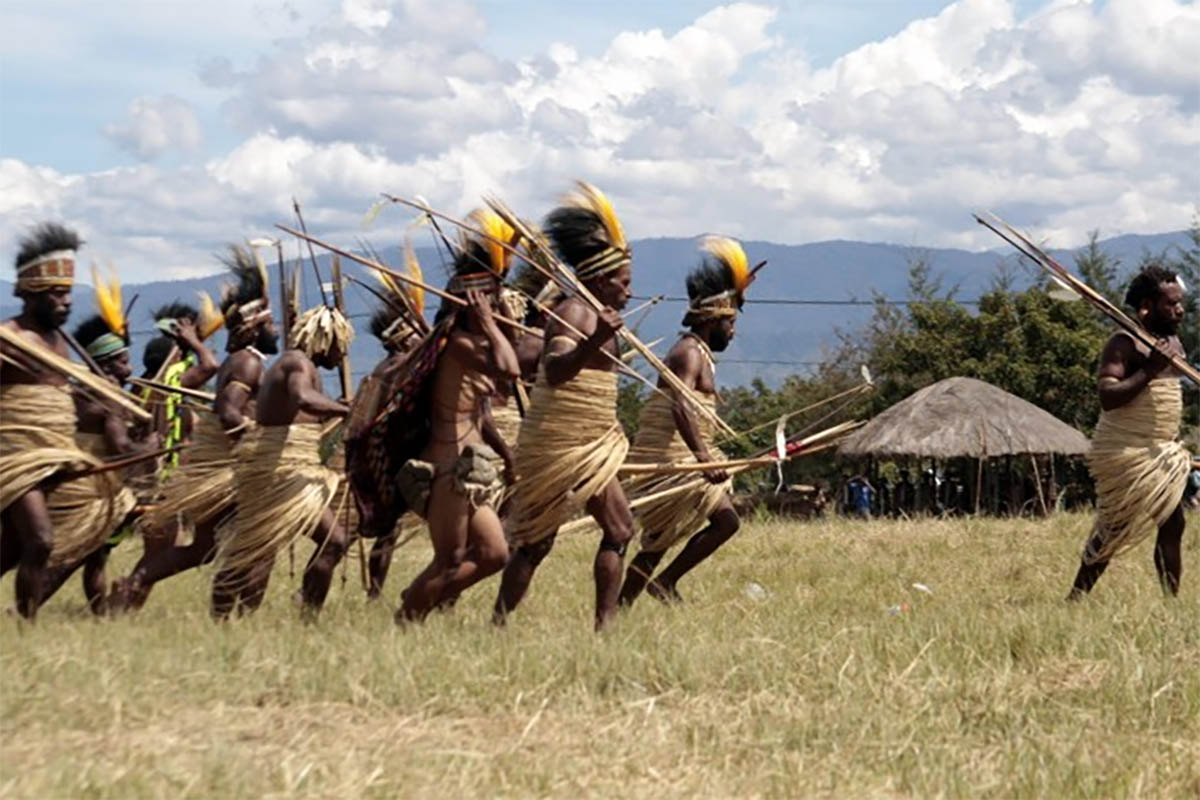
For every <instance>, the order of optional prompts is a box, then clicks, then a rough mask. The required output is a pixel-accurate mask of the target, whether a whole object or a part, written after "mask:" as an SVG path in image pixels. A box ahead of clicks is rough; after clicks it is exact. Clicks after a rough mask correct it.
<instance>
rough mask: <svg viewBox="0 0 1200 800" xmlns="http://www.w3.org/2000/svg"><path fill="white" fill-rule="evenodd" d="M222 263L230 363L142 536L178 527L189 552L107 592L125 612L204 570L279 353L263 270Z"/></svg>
mask: <svg viewBox="0 0 1200 800" xmlns="http://www.w3.org/2000/svg"><path fill="white" fill-rule="evenodd" d="M221 261H222V262H223V263H224V264H225V266H226V267H227V268H228V269H229V271H230V273H231V275H232V277H233V282H232V283H231V284H227V285H226V286H225V287H224V289H223V291H222V294H221V301H220V311H221V318H222V319H223V321H224V324H225V328H226V330H227V331H228V336H227V339H226V345H225V349H226V351H227V352H228V354H229V355H227V356H226V358H225V362H224V363H223V364H221V367H220V369H219V370H218V371H217V382H216V399H215V401H214V403H213V408H212V411H211V413H207V412H206V413H203V414H201V415H200V416H199V422H198V424H197V425H196V429H195V435H194V441H193V445H192V449H191V451H190V452H189V454H188V458H187V459H186V460H185V461H184V463H183V465H182V466H181V467H179V468H178V469H176V470H174V471H172V473H171V476H170V478H169V479H168V481H167V484H166V486H165V487H164V494H163V496H162V497H161V498H160V500H159V502H158V503H157V505H156V506H155V509H154V511H153V512H152V513H151V514H150V515H148V516H147V517H146V518H145V520H144V528H145V529H147V530H164V529H167V530H169V529H171V528H172V526H173V525H174V524H175V520H178V519H182V520H184V521H185V522H187V523H189V524H191V525H192V526H194V530H195V533H194V536H193V539H192V542H191V543H190V544H188V545H182V546H181V545H179V544H176V543H174V542H170V543H168V544H167V546H166V547H165V548H162V549H157V550H148V551H147V552H146V554H145V555H144V556H143V557H142V559H141V560H140V561H139V562H138V563H137V565H136V566H135V567H134V568H133V571H132V572H131V573H130V574H129V577H127V578H125V579H123V580H121V581H120V582H119V583H118V584H117V586H116V587H114V594H115V595H116V597H117V598H118V599H117V603H118V604H119V605H120V606H122V607H124V608H127V609H137V608H141V607H142V605H144V604H145V602H146V598H147V597H148V596H149V594H150V590H151V588H152V587H153V586H154V584H155V583H157V582H158V581H161V580H163V579H165V578H169V577H171V576H173V575H178V574H179V573H181V572H185V571H187V570H189V569H192V568H194V567H198V566H200V565H201V564H206V563H208V562H209V561H211V560H212V558H213V556H214V555H215V552H216V530H217V527H218V525H220V524H221V523H222V522H224V521H225V520H226V519H228V518H229V516H230V515H231V514H232V513H233V509H234V478H233V476H234V455H233V453H234V448H235V447H236V445H237V443H238V441H239V440H240V439H241V437H242V435H243V434H244V433H245V431H246V430H247V429H248V428H249V427H250V426H252V425H253V424H254V399H255V395H256V394H257V393H258V387H259V383H260V381H261V380H262V375H263V372H264V370H265V364H266V359H267V356H268V355H273V354H274V353H276V352H278V341H279V334H278V331H277V330H276V327H275V323H274V320H273V319H272V316H271V304H270V299H269V294H268V280H267V270H266V266H265V265H264V264H263V263H262V261H261V260H260V258H259V257H258V255H257V254H256V253H252V252H251V251H250V250H249V249H248V248H245V247H241V246H238V245H230V246H229V253H228V255H226V256H225V257H223V258H222V259H221ZM172 385H173V384H172Z"/></svg>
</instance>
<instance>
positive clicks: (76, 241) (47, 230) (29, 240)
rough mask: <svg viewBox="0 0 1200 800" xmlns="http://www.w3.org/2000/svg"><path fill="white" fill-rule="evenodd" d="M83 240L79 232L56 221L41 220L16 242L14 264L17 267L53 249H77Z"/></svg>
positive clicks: (51, 251)
mask: <svg viewBox="0 0 1200 800" xmlns="http://www.w3.org/2000/svg"><path fill="white" fill-rule="evenodd" d="M82 244H83V240H82V239H80V238H79V234H77V233H76V232H75V231H73V230H71V229H70V228H68V227H66V226H64V225H60V224H58V223H57V222H43V223H41V224H39V225H37V226H36V227H34V228H33V229H32V230H30V231H29V232H28V233H27V234H25V235H24V236H22V237H21V240H20V241H19V242H18V243H17V246H18V249H17V258H16V265H17V266H18V267H19V266H21V265H22V264H24V263H25V262H27V261H32V260H33V259H35V258H37V257H38V256H44V255H46V254H47V253H53V252H54V251H55V250H78V249H79V247H80V245H82Z"/></svg>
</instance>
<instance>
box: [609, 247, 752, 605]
mask: <svg viewBox="0 0 1200 800" xmlns="http://www.w3.org/2000/svg"><path fill="white" fill-rule="evenodd" d="M703 249H704V253H705V255H704V257H703V259H702V261H701V263H700V265H699V266H698V267H697V268H696V269H694V270H692V272H691V274H690V275H688V278H687V292H688V300H689V306H688V311H687V313H686V314H685V315H684V318H683V324H684V325H685V326H686V327H687V328H688V331H687V332H686V333H684V334H683V335H682V336H680V338H679V340H678V341H677V342H676V343H675V346H674V347H672V348H671V351H670V352H669V353H668V354H667V357H666V359H665V361H666V364H667V366H668V367H669V368H670V369H671V371H672V372H674V373H675V374H676V375H678V376H679V378H680V379H681V380H682V381H683V382H684V385H686V386H687V387H688V388H690V389H694V390H695V391H696V393H697V395H699V396H700V397H701V398H703V400H704V401H705V402H706V403H707V404H708V405H709V406H710V407H711V408H714V409H715V408H716V398H717V395H716V375H715V371H714V362H713V355H712V354H713V353H714V352H717V353H719V352H721V351H723V350H724V349H725V348H726V347H728V346H729V343H730V342H731V341H732V340H733V336H734V331H735V328H736V326H737V315H738V312H739V311H740V310H741V308H742V304H743V302H744V293H745V291H746V287H747V286H749V284H750V281H751V280H752V279H753V273H752V272H751V271H750V269H749V265H748V262H747V260H746V253H745V251H744V250H743V249H742V246H741V245H740V244H738V243H737V242H735V241H734V240H732V239H726V238H722V237H709V238H708V239H706V240H705V241H704V244H703ZM659 389H661V390H662V393H660V394H655V395H654V396H652V397H651V398H650V400H649V401H648V402H647V403H646V405H645V407H644V408H643V409H642V415H641V420H640V422H639V425H638V433H637V439H636V441H635V442H634V445H633V448H632V449H631V450H630V453H629V458H630V461H632V462H639V463H647V464H649V463H656V462H657V463H668V464H670V463H675V462H683V461H688V460H691V459H693V458H694V459H695V460H696V462H697V463H700V464H706V463H712V462H716V461H720V460H722V459H723V456H722V455H721V451H720V450H718V449H717V448H716V447H715V446H714V444H713V436H714V431H713V426H712V425H711V424H708V421H707V419H700V418H698V417H697V415H696V414H694V413H693V412H692V410H691V408H690V407H689V406H688V404H687V403H685V402H684V401H683V400H682V398H679V397H677V396H676V395H675V394H674V391H673V389H671V387H670V386H669V385H668V384H666V383H665V382H663V381H660V382H659ZM704 477H705V478H706V479H707V483H706V484H705V485H704V487H703V488H702V489H700V490H697V491H693V492H681V493H677V494H674V495H669V496H666V497H664V498H663V499H661V500H657V501H654V502H648V503H646V504H645V505H643V506H642V507H641V508H639V509H638V511H637V516H638V520H639V521H640V523H641V527H642V540H641V549H640V551H639V552H638V554H637V556H636V557H635V558H634V559H633V562H632V563H631V564H630V565H629V569H628V571H627V572H626V575H625V584H624V585H623V586H622V587H621V597H620V602H621V604H622V605H631V604H632V603H633V601H634V600H635V599H637V596H638V595H639V594H641V591H642V589H643V588H646V590H647V591H648V592H649V593H650V594H651V596H653V597H654V598H656V599H658V600H661V601H664V602H669V601H673V600H679V599H680V596H679V591H678V590H677V589H676V584H677V583H678V582H679V579H680V578H682V577H683V576H684V575H686V574H687V573H688V572H689V571H691V570H692V569H693V568H694V567H696V565H698V564H699V563H700V562H701V561H703V560H704V559H705V558H707V557H708V556H710V555H712V553H713V552H714V551H716V549H717V548H718V547H720V546H721V545H722V544H724V543H725V542H726V541H728V540H729V538H730V537H731V536H733V534H735V533H736V532H737V530H738V526H739V520H738V515H737V512H736V511H734V509H733V503H732V502H731V500H730V497H729V491H730V488H731V482H730V479H729V473H728V472H726V471H725V470H723V469H712V470H708V471H706V472H705V473H704ZM688 480H689V476H687V475H680V474H675V475H667V476H666V477H663V476H662V475H647V476H641V477H638V476H634V477H633V478H632V479H631V480H630V481H629V482H628V483H627V484H626V487H625V488H626V491H627V493H628V494H629V497H630V498H631V499H636V498H637V497H638V496H639V495H640V496H648V495H655V494H659V493H661V492H662V491H663V490H665V489H668V488H671V487H672V486H675V485H678V484H680V483H681V482H687V481H688ZM686 536H691V538H690V539H689V540H688V543H687V545H686V546H685V547H684V548H683V550H682V552H680V554H679V555H678V556H676V558H675V560H674V561H672V562H671V563H670V564H669V565H668V566H667V567H666V569H664V570H663V571H662V572H661V573H659V575H658V577H656V578H655V579H654V580H653V581H651V580H650V577H651V576H652V575H653V574H654V569H655V567H657V566H658V563H659V562H660V561H661V560H662V558H663V556H664V555H665V554H666V552H667V551H668V550H669V549H670V548H671V547H672V546H674V545H675V543H676V542H679V541H680V540H682V539H683V538H684V537H686ZM647 581H649V585H648V586H647Z"/></svg>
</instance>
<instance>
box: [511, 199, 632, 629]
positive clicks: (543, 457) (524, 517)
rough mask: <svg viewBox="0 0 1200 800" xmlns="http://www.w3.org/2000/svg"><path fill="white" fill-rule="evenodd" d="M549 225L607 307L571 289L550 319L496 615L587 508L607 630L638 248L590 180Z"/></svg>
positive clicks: (627, 528)
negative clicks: (595, 535) (624, 372)
mask: <svg viewBox="0 0 1200 800" xmlns="http://www.w3.org/2000/svg"><path fill="white" fill-rule="evenodd" d="M545 232H546V235H547V237H548V238H549V239H550V241H551V242H552V243H553V245H554V247H555V249H556V250H557V251H558V254H559V255H560V256H561V257H562V259H563V260H564V261H565V262H566V263H567V264H569V265H570V266H571V268H572V269H573V270H574V272H575V276H576V277H577V278H578V279H579V281H580V282H582V284H583V286H584V287H585V289H586V290H588V291H590V292H591V293H592V295H594V296H595V298H596V299H597V300H598V301H599V303H600V308H601V310H600V311H595V310H593V306H591V305H589V304H588V303H586V302H585V301H584V299H583V298H581V297H578V296H574V295H573V296H571V297H568V298H566V299H564V300H562V301H561V302H559V303H558V304H557V305H556V306H555V308H554V309H553V311H554V315H553V316H552V318H551V319H550V320H549V321H548V322H547V326H546V333H545V350H544V354H543V356H542V364H541V371H540V372H539V374H538V378H537V384H536V385H535V387H534V390H533V395H532V397H531V398H530V406H531V407H530V410H529V414H528V416H526V418H525V420H524V421H523V422H522V424H521V432H520V435H519V438H518V440H517V453H516V471H517V475H518V477H519V480H518V482H517V484H516V487H515V489H514V492H513V497H512V501H511V502H512V506H511V511H510V516H509V519H508V523H507V527H508V534H509V540H510V542H511V544H512V545H513V546H514V547H515V550H514V552H513V553H512V556H511V557H510V558H509V561H508V564H507V565H506V566H505V568H504V575H503V578H502V581H501V585H500V591H499V594H498V596H497V598H496V603H495V611H494V617H493V618H494V620H495V621H496V622H497V623H503V622H504V620H505V618H506V617H507V615H508V613H509V612H510V611H512V610H513V609H515V608H516V607H517V605H518V604H519V603H520V602H521V599H522V598H523V597H524V596H525V592H526V591H527V590H528V588H529V583H530V581H531V580H532V579H533V574H534V571H535V570H536V569H537V567H538V565H539V564H541V562H542V560H543V559H544V558H545V557H546V555H547V554H548V553H549V552H550V549H551V548H552V547H553V545H554V538H555V536H556V534H557V531H558V528H559V527H560V526H561V525H562V524H563V523H564V522H566V521H567V520H568V519H570V518H571V517H572V516H573V515H574V514H575V513H577V512H578V511H580V510H582V509H586V510H587V511H588V513H590V514H591V515H592V516H593V517H594V518H595V520H596V522H597V523H598V524H599V526H600V529H601V531H602V538H601V541H600V548H599V550H598V552H597V553H596V559H595V564H594V567H593V573H594V576H595V581H596V615H595V625H596V627H597V629H599V628H602V627H603V626H604V625H606V624H607V623H608V622H609V621H611V619H612V617H613V615H614V614H615V612H616V608H617V595H618V592H619V590H620V583H621V573H622V564H623V561H624V558H625V548H626V546H627V545H628V543H629V540H630V538H631V537H632V536H633V518H632V515H631V514H630V511H629V502H628V501H627V500H626V498H625V492H624V491H623V490H622V488H621V484H620V483H619V482H618V481H617V470H618V469H619V468H620V466H621V463H622V462H623V461H624V460H625V454H626V452H627V451H628V449H629V442H628V441H627V440H626V438H625V434H624V432H623V431H622V429H621V425H620V423H619V422H618V420H617V416H616V401H617V373H616V371H615V369H616V368H615V366H614V363H613V362H614V360H617V361H619V358H618V353H617V343H616V336H617V332H618V331H619V330H620V328H621V326H622V324H623V323H622V319H621V314H620V312H621V309H623V308H624V307H625V305H626V304H627V303H628V302H629V297H630V294H631V292H630V282H631V279H632V271H631V264H632V255H631V252H630V248H629V245H628V243H627V242H626V240H625V234H624V231H623V229H622V226H621V222H620V220H619V219H618V218H617V215H616V213H615V212H614V210H613V208H612V205H611V204H610V203H609V201H608V198H607V197H605V196H604V194H603V193H602V192H600V190H598V189H596V188H595V187H593V186H590V185H587V184H580V187H579V191H578V192H577V193H575V194H573V195H571V196H570V197H568V198H567V200H566V202H565V203H564V204H563V205H561V206H560V207H559V208H556V209H555V210H553V211H551V212H550V214H549V215H548V216H547V218H546V225H545Z"/></svg>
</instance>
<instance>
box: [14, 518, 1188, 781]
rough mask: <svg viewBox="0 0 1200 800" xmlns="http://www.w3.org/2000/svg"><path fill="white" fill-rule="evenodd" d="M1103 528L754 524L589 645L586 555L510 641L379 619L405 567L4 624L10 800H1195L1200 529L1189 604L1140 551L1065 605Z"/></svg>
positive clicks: (57, 602)
mask: <svg viewBox="0 0 1200 800" xmlns="http://www.w3.org/2000/svg"><path fill="white" fill-rule="evenodd" d="M1089 524H1090V519H1088V518H1085V517H1081V516H1065V517H1059V518H1057V519H1055V520H1051V521H1036V522H1035V521H1029V520H1016V521H973V520H956V521H948V522H933V521H921V522H903V523H891V522H875V523H854V522H844V521H831V522H817V523H812V524H797V523H782V522H760V523H753V524H749V525H747V526H745V527H744V528H743V530H742V532H741V533H739V534H738V536H737V537H736V538H735V540H734V541H733V542H731V543H730V544H729V546H727V547H726V548H725V549H724V550H723V551H721V552H719V553H718V554H717V556H716V557H715V558H714V559H713V560H712V562H711V563H709V564H705V565H704V566H702V567H701V568H700V569H699V570H698V571H697V572H696V573H695V574H694V575H693V576H692V577H690V578H689V579H687V580H685V581H684V582H683V583H682V584H681V585H680V588H681V591H682V592H683V593H684V594H685V596H686V597H687V598H688V601H689V602H688V603H687V604H686V605H684V606H680V607H673V608H665V607H662V606H660V605H658V604H657V603H655V602H653V601H650V600H648V599H645V600H643V601H642V602H640V603H639V604H638V605H637V606H636V607H635V608H634V609H633V611H632V612H631V613H629V614H627V615H625V616H624V618H623V619H622V620H621V621H620V623H619V625H618V626H617V627H615V628H614V629H613V630H611V631H609V632H608V633H606V634H604V635H601V636H596V635H594V634H593V633H592V632H591V613H592V602H593V599H592V598H593V593H592V586H591V564H590V562H591V555H592V552H593V547H594V542H593V541H591V540H589V539H586V538H576V539H573V540H568V541H563V542H561V543H560V545H559V547H557V548H556V550H555V552H554V553H553V554H552V555H551V556H550V558H549V560H548V561H547V562H546V564H545V565H544V566H543V569H542V571H541V573H540V574H539V575H538V578H537V580H536V581H535V583H534V586H533V590H532V592H531V594H530V596H529V598H528V600H527V602H526V603H525V605H523V606H522V607H521V608H520V610H519V611H518V612H517V614H516V615H515V616H514V617H513V619H512V621H511V623H510V625H509V627H508V628H507V629H506V630H495V629H493V628H492V627H491V625H490V624H489V623H488V611H489V608H490V605H491V601H492V599H493V596H494V592H495V584H494V583H488V584H486V585H484V586H482V587H478V588H476V589H475V590H474V591H473V592H471V593H470V594H469V595H468V596H467V597H465V598H464V600H463V602H461V603H460V604H459V606H458V607H457V608H456V609H454V610H453V612H451V613H448V614H444V615H438V616H435V617H433V618H431V619H430V620H429V622H428V623H427V624H425V625H424V626H421V627H416V628H411V629H407V630H398V629H397V628H396V627H395V626H394V625H393V624H392V611H393V610H394V604H395V601H396V595H397V593H398V591H399V589H400V587H401V586H402V585H403V584H404V583H405V582H406V581H407V579H408V578H410V577H411V576H412V574H414V573H415V571H416V570H417V569H418V567H419V562H421V561H422V560H423V559H424V558H425V556H426V553H427V548H426V547H425V546H424V545H423V544H420V543H414V544H413V545H411V546H410V547H408V548H407V549H406V550H405V551H403V552H402V553H401V554H400V556H399V557H398V559H397V563H396V564H395V565H394V567H393V573H392V577H391V581H390V583H389V586H388V590H387V595H388V599H387V600H386V602H383V603H379V604H375V605H368V604H366V603H365V601H364V598H363V593H362V591H361V588H360V587H359V585H358V566H357V563H356V561H355V560H351V562H350V564H349V566H350V569H349V571H348V572H347V580H346V583H345V585H344V586H342V585H341V582H340V580H339V581H338V582H337V583H335V588H334V591H333V593H332V594H331V597H330V601H329V604H328V607H327V609H326V612H325V614H324V616H323V617H322V618H321V620H320V622H319V623H318V624H317V625H315V626H306V625H304V624H303V623H301V621H300V620H299V617H298V614H297V612H296V610H295V608H294V607H293V606H292V604H291V600H290V595H291V593H292V591H293V590H294V589H295V588H296V585H297V583H298V578H297V579H296V580H290V579H289V577H288V574H287V567H286V564H284V565H282V566H281V568H280V571H279V572H278V573H277V574H276V576H275V581H274V584H273V586H272V590H271V595H270V597H269V598H268V601H267V604H266V606H265V607H264V609H263V610H262V611H261V612H260V613H259V614H258V615H257V616H255V617H252V618H249V619H245V620H240V621H236V622H234V623H233V624H229V625H225V626H218V625H215V624H214V623H212V622H211V621H210V620H209V618H208V614H207V609H206V606H205V594H206V586H207V584H206V581H207V579H208V577H209V575H208V574H207V573H196V574H192V575H188V576H185V577H182V578H180V579H177V580H175V581H173V582H169V583H166V584H163V585H162V586H160V587H159V588H158V589H156V591H155V593H154V595H153V596H152V597H151V599H150V603H149V605H148V606H147V608H146V609H145V610H144V611H143V612H142V613H141V614H139V615H138V616H136V617H132V618H124V619H117V620H109V621H102V622H97V621H94V620H92V619H90V618H89V617H88V616H87V615H86V614H85V612H84V611H83V601H82V595H81V593H80V590H79V588H78V583H77V581H73V582H72V583H71V584H70V585H68V586H67V587H65V588H64V589H63V590H62V591H61V592H60V595H59V596H58V597H56V598H55V599H54V600H53V601H52V602H51V603H50V605H49V606H48V607H47V608H46V609H45V611H44V612H43V614H42V617H41V619H40V620H39V622H38V624H37V625H36V626H33V627H30V626H24V625H20V624H18V623H17V621H16V620H15V619H8V620H5V621H4V623H5V624H3V625H2V626H0V667H2V669H3V675H4V682H3V696H2V706H0V720H2V724H3V740H2V741H3V745H2V761H0V796H5V797H31V798H32V797H64V798H65V797H71V798H75V797H95V798H130V797H171V798H177V797H189V798H190V797H196V798H200V797H204V798H209V797H254V798H267V797H283V796H289V797H294V796H301V797H380V798H384V797H395V796H398V795H399V796H422V797H432V796H437V797H452V796H458V795H497V794H499V795H506V796H530V795H548V796H564V797H565V796H578V795H580V794H591V795H607V796H622V797H626V796H629V797H638V796H653V797H663V796H697V795H701V796H739V797H745V796H797V795H803V796H813V795H817V796H837V797H847V796H885V797H933V796H972V797H981V796H982V797H1014V796H1015V797H1115V796H1128V795H1140V796H1151V797H1197V796H1200V599H1198V598H1200V582H1198V581H1197V578H1196V569H1197V567H1198V566H1200V546H1198V545H1197V539H1198V537H1197V535H1196V532H1195V529H1196V526H1197V525H1200V520H1198V519H1196V518H1194V517H1193V518H1192V520H1191V524H1192V530H1190V531H1189V532H1188V538H1187V545H1186V552H1185V559H1186V561H1185V563H1186V564H1187V565H1188V566H1189V567H1190V568H1191V569H1192V572H1191V573H1190V574H1185V578H1184V589H1183V592H1182V594H1181V596H1180V597H1179V598H1178V599H1176V600H1175V601H1167V600H1165V599H1164V598H1163V596H1162V594H1161V592H1160V591H1159V589H1158V586H1157V584H1156V582H1155V578H1154V574H1153V568H1152V566H1151V563H1150V552H1149V546H1148V545H1147V546H1144V547H1143V548H1141V549H1139V550H1138V551H1136V552H1135V553H1134V554H1133V555H1132V556H1131V557H1129V558H1127V559H1125V560H1123V561H1120V562H1118V563H1117V564H1116V565H1114V566H1113V568H1111V569H1110V570H1109V573H1108V574H1107V575H1105V577H1104V578H1103V580H1102V581H1101V582H1100V584H1099V586H1098V588H1097V590H1096V592H1095V594H1094V596H1093V597H1092V598H1090V599H1089V600H1088V601H1087V602H1085V603H1083V604H1081V605H1078V606H1068V605H1067V604H1065V603H1063V602H1062V598H1063V596H1064V595H1065V593H1066V589H1067V585H1068V583H1069V580H1070V577H1071V574H1072V572H1073V569H1074V566H1075V557H1076V554H1077V552H1078V550H1079V547H1080V543H1081V542H1082V540H1083V536H1084V534H1085V532H1086V529H1087V526H1088V525H1089ZM137 549H138V548H137V547H136V546H129V545H127V546H126V548H125V549H124V551H123V552H118V554H117V557H116V558H115V564H116V568H115V569H114V570H113V572H114V574H115V573H117V572H120V571H123V570H124V569H125V568H127V566H128V564H129V562H130V561H131V560H132V559H133V558H134V557H136V555H137V552H136V551H137ZM299 555H300V554H299V553H298V556H299ZM299 560H300V559H299V558H298V561H299ZM915 582H916V583H922V584H925V585H927V586H928V587H930V589H931V590H932V594H925V593H923V592H921V591H919V590H917V589H914V588H913V586H912V584H913V583H915ZM751 584H757V585H758V586H760V587H762V589H763V590H765V596H764V594H763V592H761V591H759V590H757V589H750V590H749V591H748V590H747V587H748V586H750V585H751ZM0 591H3V592H4V596H5V598H6V602H8V598H11V593H12V580H11V578H6V579H5V581H4V582H3V584H2V585H0ZM895 606H899V607H900V609H899V610H898V611H895V613H893V612H894V609H893V607H895Z"/></svg>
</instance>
